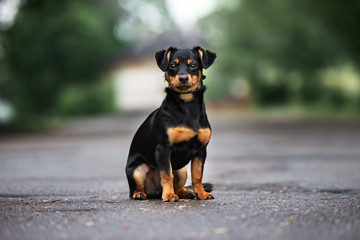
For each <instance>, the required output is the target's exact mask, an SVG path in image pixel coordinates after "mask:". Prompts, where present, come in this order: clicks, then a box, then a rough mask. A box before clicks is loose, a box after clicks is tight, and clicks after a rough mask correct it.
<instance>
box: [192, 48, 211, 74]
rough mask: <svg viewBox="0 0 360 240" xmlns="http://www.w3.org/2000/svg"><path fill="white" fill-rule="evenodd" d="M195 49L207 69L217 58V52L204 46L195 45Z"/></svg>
mask: <svg viewBox="0 0 360 240" xmlns="http://www.w3.org/2000/svg"><path fill="white" fill-rule="evenodd" d="M193 50H196V51H197V52H198V53H199V55H200V59H201V64H202V66H203V68H205V69H207V68H208V67H210V66H211V65H212V64H213V63H214V61H215V58H216V54H215V53H213V52H210V51H209V50H205V49H203V48H202V47H194V48H193Z"/></svg>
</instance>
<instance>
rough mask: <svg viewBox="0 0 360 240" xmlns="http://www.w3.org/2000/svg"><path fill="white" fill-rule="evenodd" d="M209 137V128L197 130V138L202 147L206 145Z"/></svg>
mask: <svg viewBox="0 0 360 240" xmlns="http://www.w3.org/2000/svg"><path fill="white" fill-rule="evenodd" d="M210 136H211V130H210V128H200V129H199V130H197V138H198V139H199V141H200V142H201V143H202V144H203V145H206V144H207V143H208V142H209V141H210Z"/></svg>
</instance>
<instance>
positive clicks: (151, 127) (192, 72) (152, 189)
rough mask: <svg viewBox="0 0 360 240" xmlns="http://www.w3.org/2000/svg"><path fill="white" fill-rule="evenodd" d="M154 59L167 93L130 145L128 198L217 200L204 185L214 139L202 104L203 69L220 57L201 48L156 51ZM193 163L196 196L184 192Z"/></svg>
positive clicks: (166, 200) (190, 192)
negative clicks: (164, 81)
mask: <svg viewBox="0 0 360 240" xmlns="http://www.w3.org/2000/svg"><path fill="white" fill-rule="evenodd" d="M155 58H156V62H157V64H158V66H159V68H160V69H161V70H162V71H163V72H165V78H166V80H167V82H168V83H169V87H168V88H166V93H167V95H166V97H165V99H164V101H163V103H162V104H161V106H160V108H158V109H157V110H155V111H154V112H152V113H151V114H150V116H149V117H148V118H147V119H146V120H145V122H144V123H143V124H142V125H141V126H140V128H139V129H138V131H137V132H136V134H135V136H134V139H133V141H132V143H131V147H130V152H129V157H128V161H127V165H126V175H127V178H128V182H129V188H130V197H131V198H133V199H139V200H143V199H147V198H154V197H155V198H156V197H160V196H161V198H162V200H163V201H165V202H174V201H177V200H178V199H179V198H181V199H190V198H197V199H213V196H212V195H211V194H210V193H209V192H206V191H205V190H204V187H203V184H202V177H203V169H204V163H205V158H206V146H207V144H208V142H209V140H210V136H211V128H210V124H209V122H208V119H207V115H206V112H205V104H204V98H203V96H204V91H205V86H203V79H205V76H204V75H203V68H205V69H206V68H208V67H210V66H211V64H212V63H213V62H214V60H215V58H216V54H215V53H212V52H210V51H208V50H204V49H202V48H201V47H195V48H193V49H177V48H175V47H169V48H168V49H167V50H161V51H158V52H157V53H156V54H155ZM190 161H191V180H192V185H193V191H190V190H187V189H185V182H186V178H187V172H186V168H185V166H186V165H187V164H188V163H189V162H190Z"/></svg>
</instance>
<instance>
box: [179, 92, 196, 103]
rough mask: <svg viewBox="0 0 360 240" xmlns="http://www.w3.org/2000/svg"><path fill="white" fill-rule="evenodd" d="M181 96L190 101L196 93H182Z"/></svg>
mask: <svg viewBox="0 0 360 240" xmlns="http://www.w3.org/2000/svg"><path fill="white" fill-rule="evenodd" d="M180 98H181V99H182V100H183V101H185V102H190V101H191V100H193V99H194V94H192V93H185V94H181V95H180Z"/></svg>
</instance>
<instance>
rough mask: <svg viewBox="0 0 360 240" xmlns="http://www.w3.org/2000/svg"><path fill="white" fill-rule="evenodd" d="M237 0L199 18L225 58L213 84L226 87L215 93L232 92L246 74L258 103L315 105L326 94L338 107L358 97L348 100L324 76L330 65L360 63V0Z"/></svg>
mask: <svg viewBox="0 0 360 240" xmlns="http://www.w3.org/2000/svg"><path fill="white" fill-rule="evenodd" d="M235 2H236V4H234V2H231V6H230V7H229V6H227V5H226V4H224V7H222V8H219V11H218V12H216V13H215V14H213V15H211V16H209V17H208V18H206V19H204V20H203V21H202V22H201V25H202V29H204V32H205V33H209V32H210V33H212V35H211V38H212V39H213V40H214V43H213V44H214V46H216V47H217V52H218V53H219V54H218V55H219V60H220V59H221V60H220V61H218V62H217V65H215V66H218V69H216V71H215V70H214V74H216V72H218V73H220V74H219V76H217V77H215V79H221V83H219V82H220V80H217V81H216V83H214V82H213V83H212V84H221V85H222V86H225V89H223V90H222V91H220V95H219V93H214V94H217V96H216V97H219V98H221V97H226V96H229V95H230V94H231V91H232V86H233V85H234V84H233V82H236V81H238V80H239V78H240V79H242V78H244V79H246V80H247V83H248V85H249V87H250V88H251V98H252V100H253V101H254V102H255V103H256V104H259V105H278V104H289V103H293V102H297V103H302V104H305V105H313V104H316V103H320V102H323V101H324V99H327V100H328V103H327V104H330V105H334V107H336V105H339V103H340V102H341V101H342V103H343V104H345V103H347V102H349V101H358V99H360V94H359V95H358V96H357V97H355V98H351V99H352V100H349V98H348V97H347V96H346V94H347V93H344V92H340V91H336V90H335V89H333V88H327V86H326V85H324V84H323V82H322V79H321V78H320V76H321V75H322V74H321V73H322V72H324V71H327V70H328V69H331V68H342V66H344V65H352V66H355V68H356V69H357V67H358V66H359V63H360V45H359V42H360V32H359V31H358V30H357V28H358V26H357V23H358V22H359V21H360V4H359V1H357V0H350V1H348V2H347V3H346V4H343V3H341V2H339V1H336V0H327V1H325V0H320V1H310V0H291V1H289V0H277V1H262V0H242V1H235ZM355 71H357V70H355ZM216 89H217V90H218V89H219V88H216ZM209 90H211V88H209ZM344 94H345V95H344ZM346 99H347V100H346ZM356 99H357V100H356ZM351 104H352V103H351ZM340 105H342V104H340Z"/></svg>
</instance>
